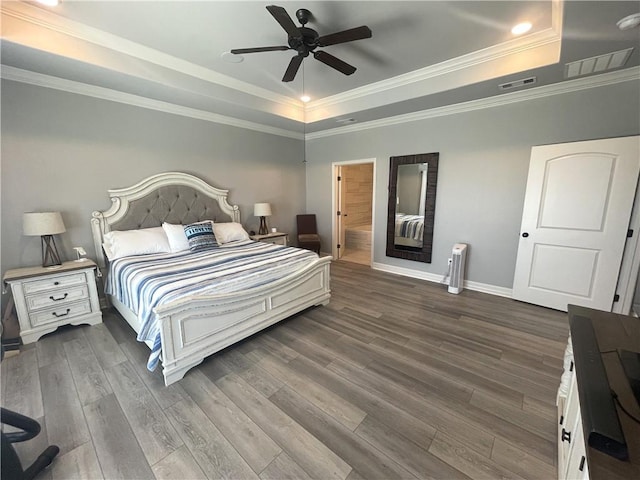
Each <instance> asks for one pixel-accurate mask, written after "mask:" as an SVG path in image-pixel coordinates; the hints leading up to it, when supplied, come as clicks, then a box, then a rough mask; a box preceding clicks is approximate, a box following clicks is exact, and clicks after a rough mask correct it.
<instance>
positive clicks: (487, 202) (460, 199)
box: [306, 82, 640, 288]
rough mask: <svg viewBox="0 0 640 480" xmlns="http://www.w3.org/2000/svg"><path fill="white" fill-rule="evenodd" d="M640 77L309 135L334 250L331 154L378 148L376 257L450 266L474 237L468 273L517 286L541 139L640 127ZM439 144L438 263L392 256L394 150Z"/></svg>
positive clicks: (314, 195)
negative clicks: (529, 185) (534, 150)
mask: <svg viewBox="0 0 640 480" xmlns="http://www.w3.org/2000/svg"><path fill="white" fill-rule="evenodd" d="M639 92H640V89H639V85H638V82H627V83H622V84H617V85H610V86H605V87H598V88H593V89H587V90H582V91H579V92H572V93H566V94H563V95H554V96H550V97H547V98H544V99H537V100H530V101H526V102H520V103H514V104H510V105H505V106H500V107H493V108H487V109H483V110H477V111H472V112H467V113H460V114H456V115H449V116H441V117H437V118H431V119H425V120H420V121H414V122H410V123H404V124H401V125H394V126H386V127H379V128H373V129H368V130H363V131H360V132H353V133H347V134H340V135H334V136H330V137H325V138H317V139H312V140H308V141H307V143H306V157H307V210H308V211H314V212H315V213H316V214H317V215H318V229H319V231H320V234H321V236H322V244H323V250H326V251H330V246H331V243H330V240H331V219H332V212H331V182H332V175H331V163H332V162H340V161H349V160H356V159H364V158H376V159H377V163H376V178H375V184H376V198H375V208H376V210H375V212H374V229H375V230H374V232H373V238H374V245H375V246H374V250H375V251H374V262H376V263H380V264H386V265H389V266H395V267H402V268H407V269H412V270H415V271H417V272H428V273H432V274H438V275H442V274H443V273H444V272H445V271H446V269H447V258H448V257H449V255H450V253H451V247H452V246H453V244H454V243H457V242H461V243H468V244H469V246H470V248H469V255H468V257H467V261H468V264H467V279H468V280H471V281H475V282H480V283H484V284H488V285H492V286H498V287H505V288H511V287H512V285H513V274H514V269H515V260H516V254H517V248H518V239H519V229H520V223H521V216H522V206H523V202H524V194H525V187H526V181H527V173H528V167H529V156H530V152H531V147H532V146H533V145H542V144H551V143H562V142H571V141H579V140H588V139H596V138H605V137H616V136H627V135H637V134H638V133H640V118H639V114H638V112H639V111H640V98H639V97H640V95H639ZM430 152H439V153H440V160H439V164H438V191H437V197H436V212H435V226H434V239H433V259H432V263H431V264H423V263H416V262H411V261H407V260H402V259H396V258H391V257H386V256H385V236H386V215H387V184H388V176H389V157H391V156H394V155H410V154H417V153H430Z"/></svg>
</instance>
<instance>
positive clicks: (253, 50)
mask: <svg viewBox="0 0 640 480" xmlns="http://www.w3.org/2000/svg"><path fill="white" fill-rule="evenodd" d="M290 48H291V47H285V46H284V45H280V46H278V47H255V48H234V49H233V50H230V52H231V53H235V54H236V55H239V54H242V53H258V52H277V51H280V50H282V51H284V50H289V49H290Z"/></svg>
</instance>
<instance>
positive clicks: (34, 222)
mask: <svg viewBox="0 0 640 480" xmlns="http://www.w3.org/2000/svg"><path fill="white" fill-rule="evenodd" d="M65 231H66V229H65V227H64V222H63V221H62V215H60V212H29V213H24V214H23V215H22V233H23V234H24V235H28V236H40V239H41V243H42V266H43V267H51V266H53V265H61V264H62V262H61V261H60V255H59V254H58V248H57V247H56V242H55V240H54V239H53V236H54V235H56V234H58V233H63V232H65Z"/></svg>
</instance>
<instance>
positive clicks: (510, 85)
mask: <svg viewBox="0 0 640 480" xmlns="http://www.w3.org/2000/svg"><path fill="white" fill-rule="evenodd" d="M534 83H536V77H529V78H523V79H521V80H514V81H513V82H507V83H501V84H500V85H498V88H499V89H500V90H511V89H512V88H518V87H524V86H525V85H533V84H534Z"/></svg>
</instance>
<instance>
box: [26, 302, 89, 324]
mask: <svg viewBox="0 0 640 480" xmlns="http://www.w3.org/2000/svg"><path fill="white" fill-rule="evenodd" d="M88 313H91V303H90V302H89V300H86V301H83V302H77V303H68V304H65V305H60V306H58V307H57V308H50V309H48V310H40V311H38V312H33V313H30V314H29V319H30V321H31V326H33V327H35V326H37V325H45V324H47V323H55V322H61V323H64V322H66V321H68V320H69V319H71V318H73V317H77V316H79V315H86V314H88Z"/></svg>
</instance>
